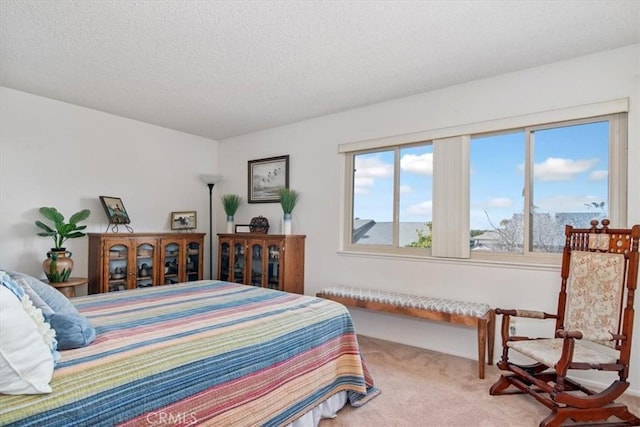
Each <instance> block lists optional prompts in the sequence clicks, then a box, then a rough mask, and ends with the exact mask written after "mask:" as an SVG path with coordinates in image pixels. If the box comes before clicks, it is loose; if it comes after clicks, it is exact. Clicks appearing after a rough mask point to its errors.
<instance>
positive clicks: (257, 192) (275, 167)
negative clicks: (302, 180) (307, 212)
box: [247, 155, 289, 203]
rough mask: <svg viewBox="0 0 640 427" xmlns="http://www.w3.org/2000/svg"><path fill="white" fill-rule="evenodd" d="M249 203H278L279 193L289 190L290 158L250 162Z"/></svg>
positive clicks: (271, 158) (272, 158)
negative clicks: (282, 190) (284, 189)
mask: <svg viewBox="0 0 640 427" xmlns="http://www.w3.org/2000/svg"><path fill="white" fill-rule="evenodd" d="M248 175H249V176H248V183H249V188H248V191H247V192H248V195H247V201H248V202H249V203H277V202H279V201H280V196H279V194H278V191H279V190H280V189H281V188H289V156H288V155H286V156H278V157H269V158H266V159H258V160H249V168H248Z"/></svg>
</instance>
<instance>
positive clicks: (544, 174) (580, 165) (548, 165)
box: [533, 157, 598, 181]
mask: <svg viewBox="0 0 640 427" xmlns="http://www.w3.org/2000/svg"><path fill="white" fill-rule="evenodd" d="M597 161H598V159H591V160H573V159H560V158H556V157H549V158H548V159H547V160H545V161H544V162H542V163H536V164H535V165H534V168H533V171H534V177H535V178H536V179H539V180H541V181H569V180H570V179H572V178H573V177H574V176H575V175H577V174H579V173H583V172H586V171H588V170H589V169H591V168H592V167H593V165H595V164H596V163H597Z"/></svg>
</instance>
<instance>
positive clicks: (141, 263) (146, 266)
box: [136, 243, 155, 288]
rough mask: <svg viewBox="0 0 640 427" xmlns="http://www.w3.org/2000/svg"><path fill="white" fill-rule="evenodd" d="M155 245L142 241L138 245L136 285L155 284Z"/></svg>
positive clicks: (143, 286)
mask: <svg viewBox="0 0 640 427" xmlns="http://www.w3.org/2000/svg"><path fill="white" fill-rule="evenodd" d="M153 250H154V247H153V245H151V244H149V243H141V244H138V245H137V246H136V287H137V288H148V287H149V286H153V278H154V277H155V275H154V271H153V269H154V268H155V265H153Z"/></svg>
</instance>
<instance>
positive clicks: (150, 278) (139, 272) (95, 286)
mask: <svg viewBox="0 0 640 427" xmlns="http://www.w3.org/2000/svg"><path fill="white" fill-rule="evenodd" d="M87 235H88V236H89V285H88V292H89V294H97V293H103V292H112V291H123V290H126V289H135V288H145V287H149V286H158V285H165V284H173V283H180V282H187V281H193V280H201V279H202V258H203V257H202V254H203V251H204V245H203V242H204V233H126V234H125V233H87Z"/></svg>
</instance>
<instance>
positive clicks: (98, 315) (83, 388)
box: [0, 281, 379, 427]
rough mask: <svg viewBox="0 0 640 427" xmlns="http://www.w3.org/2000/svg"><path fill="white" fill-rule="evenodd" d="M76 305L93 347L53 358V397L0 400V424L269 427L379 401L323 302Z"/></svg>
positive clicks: (125, 298) (93, 299) (234, 296)
mask: <svg viewBox="0 0 640 427" xmlns="http://www.w3.org/2000/svg"><path fill="white" fill-rule="evenodd" d="M72 301H73V303H74V305H76V307H77V308H78V310H79V311H80V312H81V313H82V314H84V315H85V316H87V317H88V318H89V319H90V320H91V323H92V324H93V325H94V326H95V328H96V332H97V338H96V340H95V342H94V343H92V344H91V345H89V346H87V347H85V348H81V349H75V350H67V351H63V352H61V354H62V359H61V360H60V361H59V362H58V364H57V366H56V369H55V371H54V375H53V380H52V382H51V386H52V388H53V393H51V394H46V395H36V396H6V395H0V425H12V424H14V423H15V425H31V426H65V427H66V426H73V425H81V426H112V425H122V426H148V425H216V426H258V425H267V426H276V425H283V424H287V423H290V422H291V421H293V420H295V419H296V418H297V417H299V416H300V415H302V414H303V413H305V412H307V411H308V410H310V409H311V408H313V407H314V406H316V405H318V404H319V403H320V402H322V401H323V400H325V399H327V398H328V397H330V396H332V395H333V394H335V393H337V392H339V391H342V390H346V391H349V400H350V403H351V404H352V405H353V406H359V405H361V404H362V403H363V402H365V401H367V400H368V399H370V398H372V397H374V396H375V395H377V394H378V393H379V391H378V390H377V389H375V388H374V387H373V382H372V380H371V378H370V376H369V374H368V372H367V370H366V366H365V364H364V362H363V361H362V359H361V355H360V351H359V347H358V343H357V340H356V335H355V332H354V329H353V324H352V321H351V317H350V315H349V312H348V311H347V310H346V309H345V308H344V307H343V306H341V305H339V304H336V303H334V302H331V301H327V300H323V299H320V298H315V297H309V296H303V295H297V294H289V293H285V292H279V291H273V290H269V289H262V288H256V287H252V286H244V285H238V284H234V283H228V282H220V281H200V282H191V283H185V284H177V285H171V286H159V287H153V288H146V289H138V290H132V291H126V292H114V293H109V294H103V295H91V296H88V297H81V298H75V299H74V300H72Z"/></svg>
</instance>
